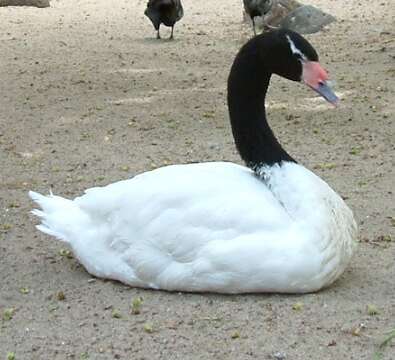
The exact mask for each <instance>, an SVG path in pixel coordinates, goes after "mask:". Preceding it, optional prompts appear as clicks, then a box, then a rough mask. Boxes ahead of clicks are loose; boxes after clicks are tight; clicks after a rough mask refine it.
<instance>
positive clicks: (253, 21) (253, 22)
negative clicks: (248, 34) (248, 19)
mask: <svg viewBox="0 0 395 360" xmlns="http://www.w3.org/2000/svg"><path fill="white" fill-rule="evenodd" d="M252 28H253V29H254V36H256V31H255V20H254V18H252Z"/></svg>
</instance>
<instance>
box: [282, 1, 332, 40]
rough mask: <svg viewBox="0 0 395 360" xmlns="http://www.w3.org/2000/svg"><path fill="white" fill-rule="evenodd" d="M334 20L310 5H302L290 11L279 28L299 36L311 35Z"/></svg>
mask: <svg viewBox="0 0 395 360" xmlns="http://www.w3.org/2000/svg"><path fill="white" fill-rule="evenodd" d="M334 21H336V18H335V17H333V16H332V15H329V14H327V13H325V12H323V11H321V10H320V9H317V8H316V7H314V6H312V5H303V6H301V7H298V8H296V9H295V10H293V11H291V12H290V13H289V14H288V15H287V16H286V17H285V18H284V19H283V20H282V21H281V23H280V27H282V28H286V29H290V30H294V31H296V32H298V33H300V34H312V33H316V32H318V31H320V30H321V29H322V28H323V27H324V26H325V25H328V24H330V23H332V22H334Z"/></svg>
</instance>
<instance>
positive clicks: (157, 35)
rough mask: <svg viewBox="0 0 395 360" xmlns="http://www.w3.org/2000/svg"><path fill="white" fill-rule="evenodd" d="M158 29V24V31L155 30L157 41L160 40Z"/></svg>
mask: <svg viewBox="0 0 395 360" xmlns="http://www.w3.org/2000/svg"><path fill="white" fill-rule="evenodd" d="M159 28H160V24H159V26H158V30H156V38H157V39H160V34H159Z"/></svg>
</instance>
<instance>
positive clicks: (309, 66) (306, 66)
mask: <svg viewBox="0 0 395 360" xmlns="http://www.w3.org/2000/svg"><path fill="white" fill-rule="evenodd" d="M302 66H303V72H302V81H303V82H304V83H305V84H306V85H308V86H309V87H311V88H312V89H313V90H314V91H316V92H317V93H318V94H320V95H321V96H322V97H323V98H324V99H325V100H326V101H328V102H330V103H331V104H333V105H335V106H336V105H337V104H338V102H339V98H338V97H337V95H336V94H335V93H334V91H333V90H332V89H331V87H330V86H329V81H328V74H327V72H326V71H325V69H324V68H323V67H322V66H321V65H320V63H319V62H317V61H302Z"/></svg>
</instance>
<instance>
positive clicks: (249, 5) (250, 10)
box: [243, 0, 273, 36]
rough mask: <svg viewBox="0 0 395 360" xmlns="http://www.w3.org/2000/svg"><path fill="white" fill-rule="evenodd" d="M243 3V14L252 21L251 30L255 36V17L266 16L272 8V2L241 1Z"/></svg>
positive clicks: (271, 0) (257, 0) (266, 0)
mask: <svg viewBox="0 0 395 360" xmlns="http://www.w3.org/2000/svg"><path fill="white" fill-rule="evenodd" d="M243 3H244V10H245V12H246V13H247V14H248V15H249V16H250V18H251V20H252V28H253V30H254V35H255V36H256V30H255V17H257V16H264V15H266V14H267V13H268V12H269V11H270V9H271V8H272V5H273V0H243Z"/></svg>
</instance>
